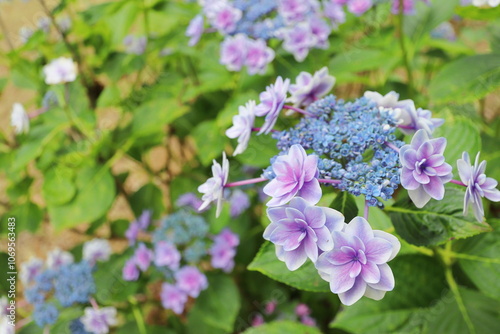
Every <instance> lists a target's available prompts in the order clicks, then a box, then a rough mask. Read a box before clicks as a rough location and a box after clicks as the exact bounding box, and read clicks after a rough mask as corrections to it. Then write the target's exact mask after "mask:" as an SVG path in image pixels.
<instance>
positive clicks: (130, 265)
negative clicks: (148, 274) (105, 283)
mask: <svg viewBox="0 0 500 334" xmlns="http://www.w3.org/2000/svg"><path fill="white" fill-rule="evenodd" d="M139 274H140V272H139V268H137V265H136V263H135V259H134V258H131V259H129V260H128V261H127V262H125V265H124V266H123V270H122V277H123V279H124V280H125V281H137V279H138V278H139Z"/></svg>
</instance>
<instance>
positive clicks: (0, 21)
mask: <svg viewBox="0 0 500 334" xmlns="http://www.w3.org/2000/svg"><path fill="white" fill-rule="evenodd" d="M0 28H1V29H2V33H3V35H4V36H5V40H6V41H7V44H8V45H9V49H10V51H12V50H14V44H12V40H11V39H10V36H9V31H8V30H7V25H6V24H5V22H4V20H3V18H2V15H0Z"/></svg>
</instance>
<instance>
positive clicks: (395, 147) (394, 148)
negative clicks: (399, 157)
mask: <svg viewBox="0 0 500 334" xmlns="http://www.w3.org/2000/svg"><path fill="white" fill-rule="evenodd" d="M384 144H386V145H387V146H388V147H390V148H392V149H393V150H394V151H396V152H398V153H399V147H397V146H396V145H394V144H393V143H389V142H388V141H386V142H384Z"/></svg>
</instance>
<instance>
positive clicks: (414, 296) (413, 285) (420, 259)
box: [331, 255, 446, 334]
mask: <svg viewBox="0 0 500 334" xmlns="http://www.w3.org/2000/svg"><path fill="white" fill-rule="evenodd" d="M389 266H390V267H391V269H392V271H393V273H394V278H395V280H396V286H395V288H394V290H393V291H389V292H387V293H386V295H385V297H384V298H383V299H382V300H380V301H375V300H372V299H369V298H366V297H363V298H362V299H361V300H360V301H358V302H356V303H355V304H354V305H352V306H345V307H344V309H343V310H342V311H341V312H340V313H339V314H338V315H337V316H336V318H335V319H334V321H333V322H332V323H331V326H332V327H334V328H340V329H343V330H345V331H348V332H350V333H353V334H357V333H360V334H380V333H422V331H421V330H422V328H423V327H422V324H421V323H420V320H421V318H422V316H424V315H425V311H424V309H423V308H425V307H428V306H430V305H431V304H433V303H434V302H435V300H436V299H438V298H439V297H440V296H441V293H442V291H443V290H444V289H445V288H446V281H445V278H444V271H443V269H442V268H441V266H440V265H439V263H438V262H436V261H435V260H434V259H432V258H430V257H427V256H423V255H401V256H397V257H396V258H395V259H394V260H393V261H391V262H389ZM423 268H425V270H424V269H423ZM412 331H413V332H412ZM436 333H438V332H436Z"/></svg>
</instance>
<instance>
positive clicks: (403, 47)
mask: <svg viewBox="0 0 500 334" xmlns="http://www.w3.org/2000/svg"><path fill="white" fill-rule="evenodd" d="M404 17H405V16H404V13H403V0H399V14H398V34H399V45H400V47H401V52H402V53H403V64H404V66H405V68H406V75H407V77H408V95H409V96H410V98H411V97H412V96H413V71H412V68H411V64H410V60H409V59H408V49H407V48H406V43H405V35H404V29H403V25H404Z"/></svg>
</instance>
